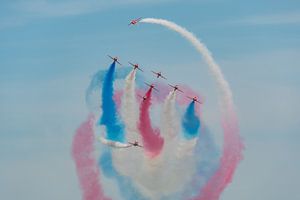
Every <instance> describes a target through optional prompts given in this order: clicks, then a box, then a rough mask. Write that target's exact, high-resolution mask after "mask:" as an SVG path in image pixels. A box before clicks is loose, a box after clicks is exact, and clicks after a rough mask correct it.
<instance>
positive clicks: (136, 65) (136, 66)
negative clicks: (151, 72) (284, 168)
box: [128, 62, 143, 72]
mask: <svg viewBox="0 0 300 200" xmlns="http://www.w3.org/2000/svg"><path fill="white" fill-rule="evenodd" d="M128 63H129V64H130V65H132V67H133V69H134V70H136V69H138V70H140V71H142V72H143V70H142V69H141V68H140V66H139V64H137V63H136V64H133V63H131V62H128Z"/></svg>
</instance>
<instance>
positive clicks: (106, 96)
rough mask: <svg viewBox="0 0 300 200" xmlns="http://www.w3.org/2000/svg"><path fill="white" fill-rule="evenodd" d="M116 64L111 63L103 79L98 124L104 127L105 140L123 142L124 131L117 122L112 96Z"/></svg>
mask: <svg viewBox="0 0 300 200" xmlns="http://www.w3.org/2000/svg"><path fill="white" fill-rule="evenodd" d="M115 68H116V63H115V62H113V63H112V64H111V65H110V67H109V69H108V71H107V73H106V76H105V78H104V81H103V89H102V111H103V113H102V117H101V119H100V124H101V125H105V126H106V132H107V139H109V140H114V141H119V142H123V141H124V139H125V138H124V131H123V128H122V126H121V124H120V123H119V122H118V117H117V116H118V115H117V108H116V104H115V101H114V99H113V96H114V87H113V84H114V73H115Z"/></svg>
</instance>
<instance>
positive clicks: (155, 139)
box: [138, 88, 164, 157]
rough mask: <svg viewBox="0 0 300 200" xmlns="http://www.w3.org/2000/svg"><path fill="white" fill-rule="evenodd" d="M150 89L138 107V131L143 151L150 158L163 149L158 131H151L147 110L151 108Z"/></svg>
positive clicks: (162, 140) (162, 142)
mask: <svg viewBox="0 0 300 200" xmlns="http://www.w3.org/2000/svg"><path fill="white" fill-rule="evenodd" d="M151 93H152V88H149V90H148V91H147V93H146V95H145V97H146V99H145V100H143V101H142V102H141V105H140V117H139V122H138V129H139V131H140V134H141V136H142V139H143V144H144V147H145V150H146V151H147V153H148V154H149V155H150V156H151V157H155V156H157V155H158V154H159V153H160V151H161V150H162V148H163V145H164V139H163V138H162V137H161V136H160V131H159V129H153V128H152V125H151V119H150V114H149V109H150V106H151Z"/></svg>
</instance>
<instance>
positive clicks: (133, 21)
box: [128, 17, 142, 26]
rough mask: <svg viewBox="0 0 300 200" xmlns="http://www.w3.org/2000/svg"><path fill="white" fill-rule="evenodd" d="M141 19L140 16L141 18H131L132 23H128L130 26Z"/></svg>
mask: <svg viewBox="0 0 300 200" xmlns="http://www.w3.org/2000/svg"><path fill="white" fill-rule="evenodd" d="M141 19H142V18H141V17H140V18H137V19H133V20H131V21H130V23H129V24H128V26H130V25H135V24H137V23H138V22H139V21H141Z"/></svg>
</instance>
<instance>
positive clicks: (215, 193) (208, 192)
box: [194, 111, 244, 200]
mask: <svg viewBox="0 0 300 200" xmlns="http://www.w3.org/2000/svg"><path fill="white" fill-rule="evenodd" d="M227 114H228V115H227V117H226V118H223V121H222V126H223V131H224V144H223V154H222V157H221V160H220V166H219V168H218V169H217V171H216V172H215V174H214V175H213V176H212V177H211V178H210V180H209V181H208V182H207V184H206V185H205V186H204V188H203V189H202V190H201V191H200V194H199V196H198V197H196V198H194V200H218V199H219V198H220V195H221V193H222V192H223V190H224V189H225V188H226V186H227V185H228V184H229V183H230V182H231V181H232V178H233V174H234V171H235V169H236V167H237V165H238V164H239V162H240V161H241V160H242V158H243V156H242V150H243V148H244V146H243V143H242V141H241V138H240V136H239V129H238V121H237V118H236V114H235V112H234V111H230V112H229V113H227Z"/></svg>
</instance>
